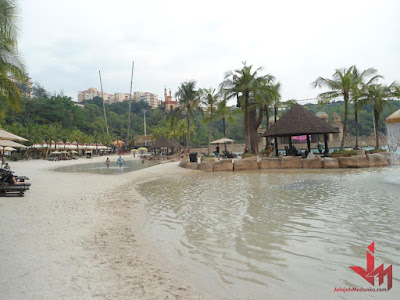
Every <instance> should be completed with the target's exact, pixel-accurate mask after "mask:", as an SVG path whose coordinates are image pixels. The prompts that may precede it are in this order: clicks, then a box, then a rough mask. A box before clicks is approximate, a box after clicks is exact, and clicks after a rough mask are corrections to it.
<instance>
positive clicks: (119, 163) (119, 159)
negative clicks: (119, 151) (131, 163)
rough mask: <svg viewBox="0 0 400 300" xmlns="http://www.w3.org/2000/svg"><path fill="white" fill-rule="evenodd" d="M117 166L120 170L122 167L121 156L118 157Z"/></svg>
mask: <svg viewBox="0 0 400 300" xmlns="http://www.w3.org/2000/svg"><path fill="white" fill-rule="evenodd" d="M117 164H118V165H119V167H120V168H122V165H123V164H124V159H123V158H122V157H121V155H120V156H119V157H118V161H117Z"/></svg>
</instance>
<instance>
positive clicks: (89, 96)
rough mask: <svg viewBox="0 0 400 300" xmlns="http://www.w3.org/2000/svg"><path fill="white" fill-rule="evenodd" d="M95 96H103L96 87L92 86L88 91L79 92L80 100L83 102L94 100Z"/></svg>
mask: <svg viewBox="0 0 400 300" xmlns="http://www.w3.org/2000/svg"><path fill="white" fill-rule="evenodd" d="M94 97H101V92H100V91H98V90H97V89H96V88H90V89H88V90H86V91H80V92H78V102H82V101H84V100H93V98H94Z"/></svg>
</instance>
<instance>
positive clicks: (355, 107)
mask: <svg viewBox="0 0 400 300" xmlns="http://www.w3.org/2000/svg"><path fill="white" fill-rule="evenodd" d="M354 103H355V104H354V121H355V126H356V146H355V147H354V148H355V149H356V150H358V101H357V100H356V101H355V102H354Z"/></svg>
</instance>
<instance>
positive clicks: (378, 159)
mask: <svg viewBox="0 0 400 300" xmlns="http://www.w3.org/2000/svg"><path fill="white" fill-rule="evenodd" d="M367 159H368V164H369V166H370V167H386V166H388V165H389V162H388V160H387V158H386V156H385V155H383V154H380V153H374V154H367Z"/></svg>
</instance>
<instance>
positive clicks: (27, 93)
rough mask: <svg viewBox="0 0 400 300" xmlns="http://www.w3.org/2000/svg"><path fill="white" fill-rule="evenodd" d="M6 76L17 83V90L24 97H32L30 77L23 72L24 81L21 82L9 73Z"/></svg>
mask: <svg viewBox="0 0 400 300" xmlns="http://www.w3.org/2000/svg"><path fill="white" fill-rule="evenodd" d="M8 78H9V79H10V80H11V81H12V82H14V83H16V84H17V86H18V89H19V91H20V92H21V94H22V96H23V97H24V98H28V99H32V97H33V81H32V78H31V77H29V76H28V74H25V81H23V82H21V81H19V80H17V79H16V78H15V77H14V76H12V75H9V76H8Z"/></svg>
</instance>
